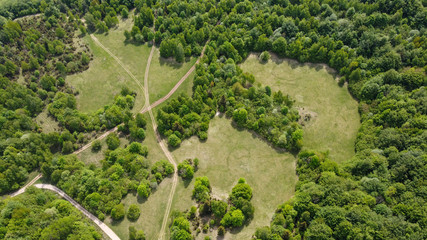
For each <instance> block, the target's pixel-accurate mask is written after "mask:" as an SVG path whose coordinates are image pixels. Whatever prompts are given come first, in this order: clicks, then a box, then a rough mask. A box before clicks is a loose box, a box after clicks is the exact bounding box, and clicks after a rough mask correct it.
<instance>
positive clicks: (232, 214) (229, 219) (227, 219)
mask: <svg viewBox="0 0 427 240" xmlns="http://www.w3.org/2000/svg"><path fill="white" fill-rule="evenodd" d="M244 221H245V216H244V215H243V213H242V211H241V210H240V209H237V210H233V211H229V212H227V213H226V214H225V215H224V217H223V218H222V220H221V225H223V226H225V227H241V226H242V225H243V222H244Z"/></svg>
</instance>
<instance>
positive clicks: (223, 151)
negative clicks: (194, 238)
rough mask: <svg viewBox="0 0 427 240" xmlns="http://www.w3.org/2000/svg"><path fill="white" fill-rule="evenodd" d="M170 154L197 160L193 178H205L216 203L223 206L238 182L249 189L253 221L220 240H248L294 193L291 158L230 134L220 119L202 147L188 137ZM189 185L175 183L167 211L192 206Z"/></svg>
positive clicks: (238, 134)
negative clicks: (253, 213) (243, 181)
mask: <svg viewBox="0 0 427 240" xmlns="http://www.w3.org/2000/svg"><path fill="white" fill-rule="evenodd" d="M172 153H173V155H174V156H175V159H176V160H177V161H178V162H181V161H183V160H185V159H187V158H195V157H197V158H199V159H200V164H199V170H198V171H197V172H196V174H195V177H198V176H207V177H208V178H209V180H210V183H211V186H212V187H213V193H212V194H213V196H214V197H216V198H220V199H223V200H226V198H227V196H228V195H229V194H230V193H231V189H232V188H233V186H234V185H235V184H236V183H237V180H238V179H239V178H240V177H243V178H245V179H246V181H247V182H248V184H249V185H250V186H251V187H252V188H253V199H252V203H253V205H254V207H255V216H254V219H253V220H252V221H251V223H250V224H249V225H248V226H246V227H244V228H243V229H242V230H241V231H237V232H233V233H227V235H226V236H225V239H250V237H251V236H252V234H253V233H254V232H255V230H256V228H257V227H261V226H265V225H269V223H270V220H271V217H272V216H273V213H274V211H275V209H276V208H277V206H278V205H279V204H281V203H283V202H284V201H286V200H288V199H290V197H291V196H292V195H293V193H294V189H295V184H296V181H297V177H296V175H295V158H294V157H293V156H292V155H291V154H289V153H284V152H280V151H277V150H275V149H273V148H271V147H270V146H269V145H268V144H267V143H266V142H264V141H262V140H261V139H259V138H257V137H255V136H254V135H253V134H252V133H250V132H248V131H245V130H242V131H240V130H237V129H235V128H234V127H233V126H232V125H231V120H229V119H226V118H225V117H215V118H214V119H213V120H212V121H211V123H210V127H209V130H208V139H207V141H206V142H203V143H202V142H200V141H199V140H198V138H196V137H193V138H191V139H189V140H185V141H184V142H183V143H182V144H181V147H180V148H178V149H176V150H174V151H173V152H172ZM195 177H194V179H195ZM194 179H193V181H191V183H189V184H185V183H184V182H183V181H182V180H180V181H179V184H178V187H177V190H176V194H175V198H174V201H173V206H172V209H175V210H180V211H183V210H186V209H189V208H190V207H191V206H192V205H195V202H194V201H193V200H192V199H191V192H192V190H193V187H194ZM199 237H200V238H201V236H199Z"/></svg>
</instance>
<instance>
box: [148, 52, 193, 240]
mask: <svg viewBox="0 0 427 240" xmlns="http://www.w3.org/2000/svg"><path fill="white" fill-rule="evenodd" d="M153 52H154V45H153V47H152V48H151V52H150V56H149V57H148V61H147V67H146V68H145V76H144V85H145V94H144V95H145V105H146V106H147V105H149V104H150V95H149V94H148V73H149V71H150V65H151V59H152V57H153ZM193 67H194V66H193ZM193 67H192V68H193ZM193 70H194V69H193ZM190 73H191V72H190ZM188 75H190V74H188ZM188 75H187V74H186V76H187V77H188ZM187 77H186V78H187ZM186 78H184V80H185V79H186ZM177 88H178V87H177ZM177 88H176V89H177ZM176 89H175V91H176ZM170 95H172V94H170ZM166 99H167V98H166ZM163 101H164V100H163ZM145 109H148V113H149V115H150V119H151V123H152V126H153V130H154V132H155V133H156V139H157V142H158V143H159V145H160V148H161V149H162V151H163V153H164V154H165V155H166V157H167V159H168V161H169V162H170V163H171V164H172V165H173V169H174V171H173V177H172V188H171V191H170V193H169V198H168V202H167V205H166V210H165V214H164V216H163V222H162V227H161V229H160V233H159V238H158V239H163V236H164V233H165V229H166V225H167V222H168V216H169V213H170V209H171V207H172V200H173V196H174V195H175V189H176V184H177V183H178V171H177V165H176V162H175V160H174V159H173V157H172V154H171V153H170V152H169V150H168V148H167V147H166V145H165V144H164V142H163V141H162V139H161V137H160V134H159V132H158V131H157V123H156V119H155V118H154V114H153V111H152V108H151V107H150V106H147V107H146V108H145Z"/></svg>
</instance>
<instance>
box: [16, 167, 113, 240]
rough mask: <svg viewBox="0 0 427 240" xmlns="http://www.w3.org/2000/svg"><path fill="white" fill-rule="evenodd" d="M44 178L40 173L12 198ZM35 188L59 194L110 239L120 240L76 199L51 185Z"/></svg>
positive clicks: (41, 185)
mask: <svg viewBox="0 0 427 240" xmlns="http://www.w3.org/2000/svg"><path fill="white" fill-rule="evenodd" d="M41 177H42V174H41V173H40V174H39V175H37V176H36V177H35V178H33V179H32V180H31V181H30V182H28V183H27V184H25V186H23V187H22V188H21V189H19V190H18V191H16V192H14V193H12V194H10V197H16V196H18V195H20V194H22V193H24V192H25V190H27V188H28V187H29V186H31V185H33V184H34V183H35V182H36V181H37V180H39V179H40V178H41ZM34 187H36V188H40V189H47V190H50V191H53V192H55V193H57V194H58V195H59V196H61V197H63V198H64V199H65V200H67V201H69V202H70V203H71V204H72V205H73V206H74V207H76V208H77V209H78V210H80V212H82V213H83V214H84V215H85V216H86V217H88V218H89V219H90V220H92V221H93V222H94V223H95V224H96V225H97V226H98V227H99V228H100V229H101V230H102V231H103V232H104V233H105V234H106V235H107V236H108V237H109V238H110V239H112V240H120V238H119V237H118V236H117V235H116V234H115V233H114V231H113V230H111V228H110V227H108V226H107V225H106V224H105V223H103V222H102V221H101V220H99V219H98V218H97V217H95V216H94V215H93V214H92V213H90V212H89V211H88V210H86V209H85V208H84V207H82V206H81V205H80V204H79V203H78V202H76V201H75V200H74V199H72V198H71V197H70V196H68V195H67V194H66V193H65V192H64V191H62V190H61V189H59V188H57V187H55V186H53V185H51V184H35V185H34Z"/></svg>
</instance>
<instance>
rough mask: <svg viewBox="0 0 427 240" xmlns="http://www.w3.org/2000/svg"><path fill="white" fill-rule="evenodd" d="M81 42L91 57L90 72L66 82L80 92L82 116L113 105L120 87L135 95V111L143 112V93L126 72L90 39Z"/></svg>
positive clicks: (79, 74)
mask: <svg viewBox="0 0 427 240" xmlns="http://www.w3.org/2000/svg"><path fill="white" fill-rule="evenodd" d="M83 41H84V42H85V43H87V44H88V45H89V48H90V49H91V51H92V53H93V55H94V57H93V60H92V61H91V62H90V64H89V69H88V70H86V71H84V72H81V73H78V74H74V75H70V76H67V78H66V81H67V82H68V83H69V84H70V85H71V86H73V87H74V88H76V90H78V91H79V95H78V96H77V108H78V109H79V110H80V111H82V112H93V111H96V110H98V109H100V108H102V107H104V106H105V105H107V104H112V103H113V101H114V96H115V95H117V94H119V93H120V90H121V89H122V87H123V86H127V87H128V88H129V89H131V90H133V91H136V92H137V94H138V96H137V97H136V99H135V106H134V108H135V109H138V110H139V109H140V108H142V106H143V105H144V97H143V95H142V93H143V92H142V90H141V89H140V88H139V87H138V85H137V84H136V83H135V82H134V81H133V80H132V78H131V77H130V76H129V75H128V74H127V73H126V72H125V70H123V68H122V67H121V66H120V65H119V64H118V63H117V62H116V61H115V60H114V59H113V58H112V57H111V56H110V55H108V53H107V52H105V51H104V50H103V49H102V48H101V47H99V46H98V45H97V44H96V43H95V42H94V41H93V40H92V39H91V37H90V36H89V35H86V36H85V37H84V38H83Z"/></svg>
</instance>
